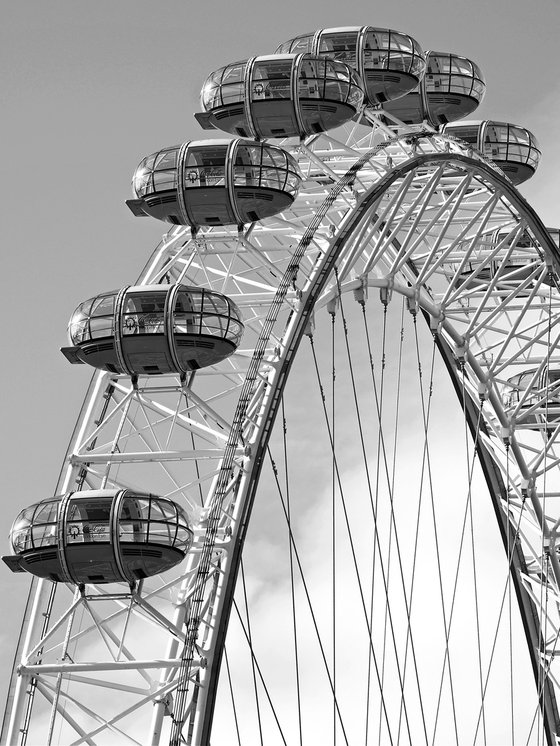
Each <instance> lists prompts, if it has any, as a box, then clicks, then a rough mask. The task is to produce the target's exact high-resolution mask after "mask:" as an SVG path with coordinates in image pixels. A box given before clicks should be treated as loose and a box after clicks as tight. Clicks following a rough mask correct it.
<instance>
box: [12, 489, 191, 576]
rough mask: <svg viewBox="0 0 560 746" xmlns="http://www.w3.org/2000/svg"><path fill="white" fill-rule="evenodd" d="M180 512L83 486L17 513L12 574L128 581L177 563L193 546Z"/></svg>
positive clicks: (150, 498)
mask: <svg viewBox="0 0 560 746" xmlns="http://www.w3.org/2000/svg"><path fill="white" fill-rule="evenodd" d="M192 536H193V534H192V530H191V528H190V525H189V520H188V517H187V514H186V513H185V511H184V510H183V509H182V508H181V507H180V506H179V505H177V504H176V503H175V502H173V501H172V500H169V499H167V498H162V497H156V496H155V495H149V494H146V493H141V492H135V491H133V490H84V491H82V492H74V493H72V492H70V493H68V494H66V495H60V496H57V497H54V498H50V499H48V500H43V501H42V502H40V503H36V504H35V505H32V506H30V507H29V508H26V509H25V510H22V511H21V513H20V514H19V515H18V516H17V518H16V520H15V521H14V523H13V525H12V529H11V531H10V543H11V546H12V550H13V552H14V554H13V555H12V556H9V557H3V560H4V561H5V562H6V564H8V566H9V567H10V568H11V569H12V570H13V571H14V572H23V571H27V572H30V573H32V574H33V575H37V576H38V577H41V578H46V579H48V580H53V581H55V582H58V581H61V582H67V583H75V584H81V583H115V582H128V583H132V582H134V581H136V580H139V579H141V578H145V577H149V576H151V575H156V574H158V573H160V572H164V571H166V570H168V569H170V568H171V567H173V566H174V565H176V564H178V563H179V562H181V561H182V560H183V559H184V557H185V555H186V553H187V552H188V550H189V548H190V546H191V543H192Z"/></svg>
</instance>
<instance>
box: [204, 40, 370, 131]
mask: <svg viewBox="0 0 560 746" xmlns="http://www.w3.org/2000/svg"><path fill="white" fill-rule="evenodd" d="M363 97H364V91H363V85H362V82H361V80H360V78H359V76H358V75H357V73H356V72H355V71H354V70H353V69H352V68H351V67H350V66H348V65H346V64H345V63H343V62H337V61H335V60H331V59H327V58H325V57H319V56H314V55H310V54H280V55H263V56H260V57H252V58H251V59H248V60H242V61H240V62H234V63H232V64H230V65H226V66H225V67H221V68H219V69H218V70H216V71H215V72H213V73H211V74H210V75H209V76H208V78H207V79H206V82H205V83H204V86H203V88H202V92H201V104H202V107H203V109H204V113H202V114H196V115H195V116H196V118H197V120H198V121H199V123H200V124H201V125H202V126H203V127H204V128H206V129H209V128H214V127H216V128H218V129H222V130H225V131H226V132H230V133H231V134H234V135H241V137H253V138H256V139H260V138H269V137H272V138H274V137H306V136H308V135H312V134H314V133H317V132H322V131H325V130H328V129H332V128H334V127H337V126H339V125H341V124H344V122H347V121H348V120H350V119H351V118H352V117H353V116H354V115H355V114H356V113H357V112H358V110H359V109H360V108H361V106H362V102H363Z"/></svg>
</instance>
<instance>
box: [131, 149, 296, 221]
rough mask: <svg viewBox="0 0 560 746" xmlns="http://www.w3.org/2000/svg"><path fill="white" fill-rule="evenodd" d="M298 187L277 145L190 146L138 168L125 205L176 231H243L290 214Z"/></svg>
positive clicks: (149, 159)
mask: <svg viewBox="0 0 560 746" xmlns="http://www.w3.org/2000/svg"><path fill="white" fill-rule="evenodd" d="M300 184H301V176H300V173H299V170H298V166H297V163H296V161H295V160H294V158H292V156H291V155H290V154H289V153H287V152H286V151H285V150H282V148H279V147H277V146H275V145H269V144H268V143H259V142H253V141H247V140H239V139H237V140H198V141H189V142H186V143H183V145H175V146H174V147H171V148H165V149H163V150H160V151H159V152H157V153H154V154H152V155H149V156H148V157H147V158H144V159H143V160H142V161H141V162H140V165H139V166H138V168H137V169H136V172H135V174H134V177H133V179H132V189H133V192H134V195H135V197H136V199H132V200H128V201H127V205H128V206H129V207H130V209H131V210H132V212H133V213H134V214H135V215H151V216H152V217H154V218H158V219H159V220H165V221H166V222H168V223H174V224H176V225H191V226H193V227H198V226H203V225H241V224H244V223H254V222H255V221H256V220H261V219H262V218H267V217H270V216H271V215H275V214H276V213H279V212H282V211H283V210H285V209H286V208H288V207H289V206H290V205H291V204H292V202H293V201H294V199H295V198H296V195H297V192H298V189H299V186H300Z"/></svg>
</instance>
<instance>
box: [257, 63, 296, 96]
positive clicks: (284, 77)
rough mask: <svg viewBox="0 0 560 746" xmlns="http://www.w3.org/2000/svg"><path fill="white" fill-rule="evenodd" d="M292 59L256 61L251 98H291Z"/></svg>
mask: <svg viewBox="0 0 560 746" xmlns="http://www.w3.org/2000/svg"><path fill="white" fill-rule="evenodd" d="M291 73H292V60H291V59H290V60H273V61H270V60H264V61H262V62H256V63H255V66H254V68H253V74H252V80H251V99H252V100H253V101H259V100H262V99H271V98H272V99H275V98H280V99H289V98H291V90H290V79H291Z"/></svg>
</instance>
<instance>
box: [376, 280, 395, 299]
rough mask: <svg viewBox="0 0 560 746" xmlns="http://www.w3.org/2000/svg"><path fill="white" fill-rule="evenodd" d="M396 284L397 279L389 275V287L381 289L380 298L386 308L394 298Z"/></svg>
mask: <svg viewBox="0 0 560 746" xmlns="http://www.w3.org/2000/svg"><path fill="white" fill-rule="evenodd" d="M394 284H395V278H394V277H393V275H389V277H387V285H386V286H384V287H380V288H379V298H380V300H381V303H383V305H384V306H385V307H387V306H388V305H389V303H390V301H391V298H392V297H393V286H394Z"/></svg>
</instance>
